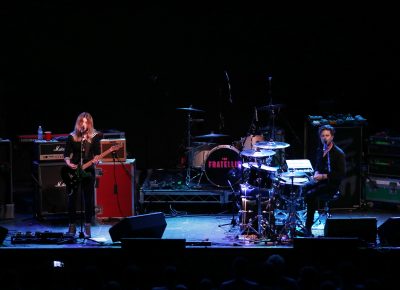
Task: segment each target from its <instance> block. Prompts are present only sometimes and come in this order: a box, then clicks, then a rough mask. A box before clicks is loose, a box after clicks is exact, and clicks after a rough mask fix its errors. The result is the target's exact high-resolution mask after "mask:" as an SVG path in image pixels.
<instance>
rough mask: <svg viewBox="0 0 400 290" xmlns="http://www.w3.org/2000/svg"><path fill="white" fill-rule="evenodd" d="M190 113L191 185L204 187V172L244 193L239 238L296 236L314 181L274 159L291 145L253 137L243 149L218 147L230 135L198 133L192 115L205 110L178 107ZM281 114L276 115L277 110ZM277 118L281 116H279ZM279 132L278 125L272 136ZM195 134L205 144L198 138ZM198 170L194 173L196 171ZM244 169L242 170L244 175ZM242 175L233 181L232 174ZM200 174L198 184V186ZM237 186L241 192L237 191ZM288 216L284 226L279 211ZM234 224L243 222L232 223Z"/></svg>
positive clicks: (219, 183)
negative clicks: (304, 191) (194, 131)
mask: <svg viewBox="0 0 400 290" xmlns="http://www.w3.org/2000/svg"><path fill="white" fill-rule="evenodd" d="M281 107H282V105H271V104H270V105H268V106H265V107H260V108H259V109H260V110H271V111H276V110H279V109H280V108H281ZM177 109H178V110H184V111H186V112H187V115H188V116H187V148H188V166H187V171H186V185H187V186H188V187H192V186H197V187H199V186H200V180H201V178H202V177H203V176H205V177H206V178H207V180H208V181H209V182H210V184H212V185H213V186H216V187H220V188H226V187H231V189H232V192H233V194H234V195H235V201H236V200H237V199H236V195H237V193H238V192H239V194H240V199H241V202H239V205H238V206H239V211H238V212H239V223H238V224H239V228H240V234H239V235H238V237H243V236H248V237H255V239H256V240H257V241H261V240H266V241H275V242H282V241H283V240H284V239H285V238H286V237H288V238H293V237H294V236H295V235H296V228H297V227H302V226H303V221H302V218H301V216H300V215H299V214H298V209H299V207H301V206H302V205H303V204H304V202H303V198H302V196H301V195H302V194H301V188H302V186H303V185H304V184H305V183H306V182H308V178H307V175H306V174H305V173H302V172H283V170H282V168H283V164H280V163H281V162H278V164H274V163H273V157H274V156H275V155H276V154H280V152H281V151H284V150H283V149H285V148H288V147H289V146H290V144H288V143H286V142H281V141H275V140H274V139H273V138H270V139H268V140H267V141H266V140H265V139H264V137H263V136H260V135H250V136H247V137H246V138H244V139H242V142H241V145H242V146H241V148H238V146H233V145H218V143H219V142H216V141H217V140H221V139H223V138H225V137H228V135H225V134H219V133H214V132H210V133H209V134H206V135H198V136H194V137H192V135H191V126H192V123H193V120H196V121H198V119H192V117H191V114H192V113H195V112H196V113H197V112H204V111H203V110H200V109H195V108H193V107H192V106H190V107H186V108H177ZM274 114H275V113H274ZM274 120H275V115H274ZM274 135H275V130H274V123H273V127H272V133H271V136H270V137H273V136H274ZM192 138H194V139H196V140H201V141H205V142H192ZM193 170H197V172H196V174H195V175H194V176H192V171H193ZM238 172H239V173H238ZM232 175H233V176H236V177H237V178H235V179H234V180H233V182H232V180H230V178H229V176H232ZM196 178H198V182H197V185H192V184H193V180H194V179H196ZM232 185H235V186H236V187H237V188H238V190H236V191H235V190H234V188H233V187H232ZM277 214H278V215H280V214H281V215H283V218H282V219H280V220H281V221H282V228H280V229H279V230H278V225H277V224H276V215H277ZM231 224H232V225H233V226H235V225H236V224H237V222H232V223H231Z"/></svg>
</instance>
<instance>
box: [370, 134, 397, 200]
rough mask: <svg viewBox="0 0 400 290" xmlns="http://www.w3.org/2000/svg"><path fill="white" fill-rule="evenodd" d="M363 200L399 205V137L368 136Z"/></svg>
mask: <svg viewBox="0 0 400 290" xmlns="http://www.w3.org/2000/svg"><path fill="white" fill-rule="evenodd" d="M367 160H368V174H367V176H366V181H365V187H364V190H365V199H366V200H367V201H377V202H383V203H390V204H400V137H396V136H386V135H384V136H370V137H369V139H368V154H367Z"/></svg>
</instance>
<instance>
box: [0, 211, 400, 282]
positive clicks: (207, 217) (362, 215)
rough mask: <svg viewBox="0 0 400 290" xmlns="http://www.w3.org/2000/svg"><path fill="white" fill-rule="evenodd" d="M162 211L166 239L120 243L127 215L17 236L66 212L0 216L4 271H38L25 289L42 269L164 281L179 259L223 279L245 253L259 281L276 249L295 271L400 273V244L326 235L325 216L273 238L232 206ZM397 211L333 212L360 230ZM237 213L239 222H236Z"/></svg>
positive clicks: (184, 270) (194, 270)
mask: <svg viewBox="0 0 400 290" xmlns="http://www.w3.org/2000/svg"><path fill="white" fill-rule="evenodd" d="M167 208H172V209H173V207H167ZM158 213H159V212H155V214H158ZM149 214H152V213H149ZM163 215H164V216H165V221H166V228H165V231H164V232H163V234H162V238H161V239H151V238H148V239H146V238H144V239H140V238H137V239H128V240H127V242H125V243H124V244H122V243H121V242H120V241H118V242H115V243H114V242H113V241H112V239H111V236H110V233H109V229H110V228H112V227H113V226H115V225H116V224H118V223H120V222H121V220H97V221H96V223H95V224H94V225H93V227H92V238H91V239H79V238H78V239H75V240H73V241H70V240H68V241H64V242H63V241H61V242H60V241H58V242H57V243H48V244H37V243H25V244H14V243H12V237H13V236H15V235H16V234H17V233H27V232H31V233H35V232H40V233H45V232H51V233H65V232H66V231H67V227H68V224H67V221H66V219H64V218H54V217H53V218H47V219H44V220H40V221H39V220H37V219H36V218H33V217H32V216H31V215H27V214H17V215H16V217H15V218H14V219H10V220H1V221H0V226H1V227H3V228H6V229H7V230H8V234H7V236H6V237H5V239H4V242H3V246H2V247H1V248H0V256H1V260H2V266H1V268H2V270H3V271H5V273H9V271H18V273H19V274H17V276H19V275H27V277H35V278H31V280H29V281H24V282H22V283H27V285H25V287H26V289H31V288H29V287H32V285H36V286H38V285H42V280H41V279H42V278H39V277H41V276H42V275H46V279H47V280H48V281H50V282H48V283H54V285H58V286H57V287H59V286H60V285H59V283H60V282H57V281H55V280H54V281H53V280H52V279H56V278H57V277H59V276H60V275H61V276H62V277H65V275H70V276H73V275H75V277H80V275H81V273H82V272H83V273H85V272H88V271H89V272H90V271H96V276H95V277H98V276H99V277H100V276H101V280H98V281H102V283H103V280H105V281H109V280H116V281H123V279H124V275H126V273H127V271H128V270H127V269H131V268H130V267H131V266H132V265H134V266H135V267H136V266H137V267H138V269H140V273H141V278H138V280H135V281H140V283H141V285H144V288H146V287H152V286H154V285H158V284H160V283H161V282H160V281H162V274H161V273H163V271H164V269H165V267H166V265H171V264H172V265H176V267H177V269H178V272H179V274H180V277H181V281H184V283H185V284H186V285H189V286H192V287H196V285H197V283H198V281H200V280H201V279H202V278H204V277H208V278H210V279H211V280H212V281H213V282H214V283H216V284H219V283H220V282H222V281H224V280H225V279H226V278H227V277H230V275H231V273H232V272H231V265H232V263H233V261H234V259H235V258H236V257H245V258H246V260H247V261H248V266H246V269H243V272H246V273H247V275H248V277H250V278H252V279H254V280H257V281H258V280H259V279H261V278H260V275H263V274H262V269H263V268H262V266H261V265H262V263H263V262H264V261H265V260H266V259H267V258H268V257H269V256H271V255H273V254H279V255H281V256H282V257H284V259H285V261H286V263H287V266H286V267H287V273H288V274H289V275H291V276H293V277H296V276H297V275H298V273H299V270H300V269H301V268H302V267H304V266H306V265H314V266H315V267H317V269H318V270H321V271H325V270H326V269H334V270H337V269H339V267H341V265H342V264H344V263H351V266H352V267H356V268H357V273H361V275H363V277H378V278H379V279H382V280H383V279H385V281H396V276H395V273H394V272H395V270H394V269H397V267H396V266H395V265H396V264H397V261H398V259H399V258H400V256H399V255H400V251H399V249H400V247H394V246H383V245H382V244H381V242H380V240H379V236H378V235H376V238H377V239H376V243H365V242H362V241H360V240H359V239H354V238H351V237H342V238H337V237H335V238H327V237H324V223H319V222H317V223H316V224H314V227H313V234H314V237H312V238H303V237H295V238H294V239H293V240H286V241H281V242H279V243H277V242H275V243H274V242H272V241H269V240H268V239H254V237H252V236H246V235H243V234H241V230H240V228H241V226H240V217H239V215H234V216H233V215H232V214H230V213H228V212H221V213H214V214H191V213H189V212H180V211H176V210H173V211H172V212H167V213H165V214H163ZM398 215H399V214H398V211H397V210H396V209H391V210H388V209H373V208H369V209H362V210H361V209H357V210H334V211H333V215H332V218H335V219H342V220H347V221H349V220H354V221H356V223H353V226H354V228H353V230H354V231H355V232H357V230H358V229H359V228H360V227H359V226H360V224H357V223H358V222H359V221H363V220H364V219H365V220H369V219H370V218H376V222H377V223H376V225H377V227H378V228H379V227H380V226H381V225H382V224H383V223H384V222H385V221H387V219H389V218H391V217H395V216H398ZM233 217H234V218H235V221H237V222H238V224H236V225H234V224H233V223H232V218H233ZM139 219H140V216H139ZM361 226H362V223H361ZM79 230H80V228H79V227H78V232H79ZM346 265H347V264H346ZM59 266H60V267H59ZM17 269H18V270H17ZM93 269H94V270H93ZM138 271H139V270H138ZM39 273H40V274H39ZM135 273H136V272H135ZM154 273H158V274H154ZM92 274H93V273H92ZM92 274H91V275H92ZM136 274H137V273H136ZM97 275H98V276H97ZM154 275H156V276H154ZM355 275H356V274H355ZM371 275H372V276H371ZM132 277H133V278H132ZM132 277H129V278H130V279H134V277H136V276H132ZM125 278H126V277H125ZM76 279H78V280H76ZM79 279H80V278H73V279H71V280H68V281H67V282H66V283H67V284H65V285H63V287H64V288H65V289H75V288H74V287H76V286H75V285H76V283H79V281H80V280H79ZM93 279H97V278H93ZM51 281H53V282H51ZM88 281H89V283H91V284H95V283H97V282H98V281H97V282H96V281H93V280H92V279H88ZM132 281H133V280H132ZM98 283H100V282H98Z"/></svg>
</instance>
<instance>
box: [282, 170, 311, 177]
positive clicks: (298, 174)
mask: <svg viewBox="0 0 400 290" xmlns="http://www.w3.org/2000/svg"><path fill="white" fill-rule="evenodd" d="M281 176H282V177H304V176H307V174H306V173H305V172H302V171H293V172H282V175H281Z"/></svg>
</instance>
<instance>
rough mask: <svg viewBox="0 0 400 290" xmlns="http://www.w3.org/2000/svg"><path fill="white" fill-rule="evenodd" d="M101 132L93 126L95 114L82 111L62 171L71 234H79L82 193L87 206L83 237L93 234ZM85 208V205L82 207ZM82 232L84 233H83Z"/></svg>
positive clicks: (68, 144)
mask: <svg viewBox="0 0 400 290" xmlns="http://www.w3.org/2000/svg"><path fill="white" fill-rule="evenodd" d="M100 136H101V134H99V132H98V131H97V130H95V129H94V126H93V117H92V116H91V115H90V114H89V113H87V112H83V113H81V114H79V116H78V118H77V119H76V122H75V128H74V130H73V131H72V132H71V133H70V134H69V135H68V139H67V143H66V147H65V152H64V160H65V163H66V165H67V166H65V167H64V168H63V170H62V172H61V175H62V177H63V180H64V182H65V183H66V189H67V194H68V214H69V227H68V234H71V235H75V234H76V219H77V214H76V206H77V204H79V203H78V202H80V201H79V200H78V197H79V194H78V193H79V189H80V193H81V194H82V195H83V200H84V209H85V215H84V220H85V227H84V233H83V235H84V237H85V238H90V237H91V231H90V226H91V222H92V218H93V216H94V192H95V180H96V176H95V168H94V165H95V164H96V163H98V161H99V157H100V156H98V155H100V139H101V137H100ZM81 210H82V209H81ZM81 234H82V233H81Z"/></svg>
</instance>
